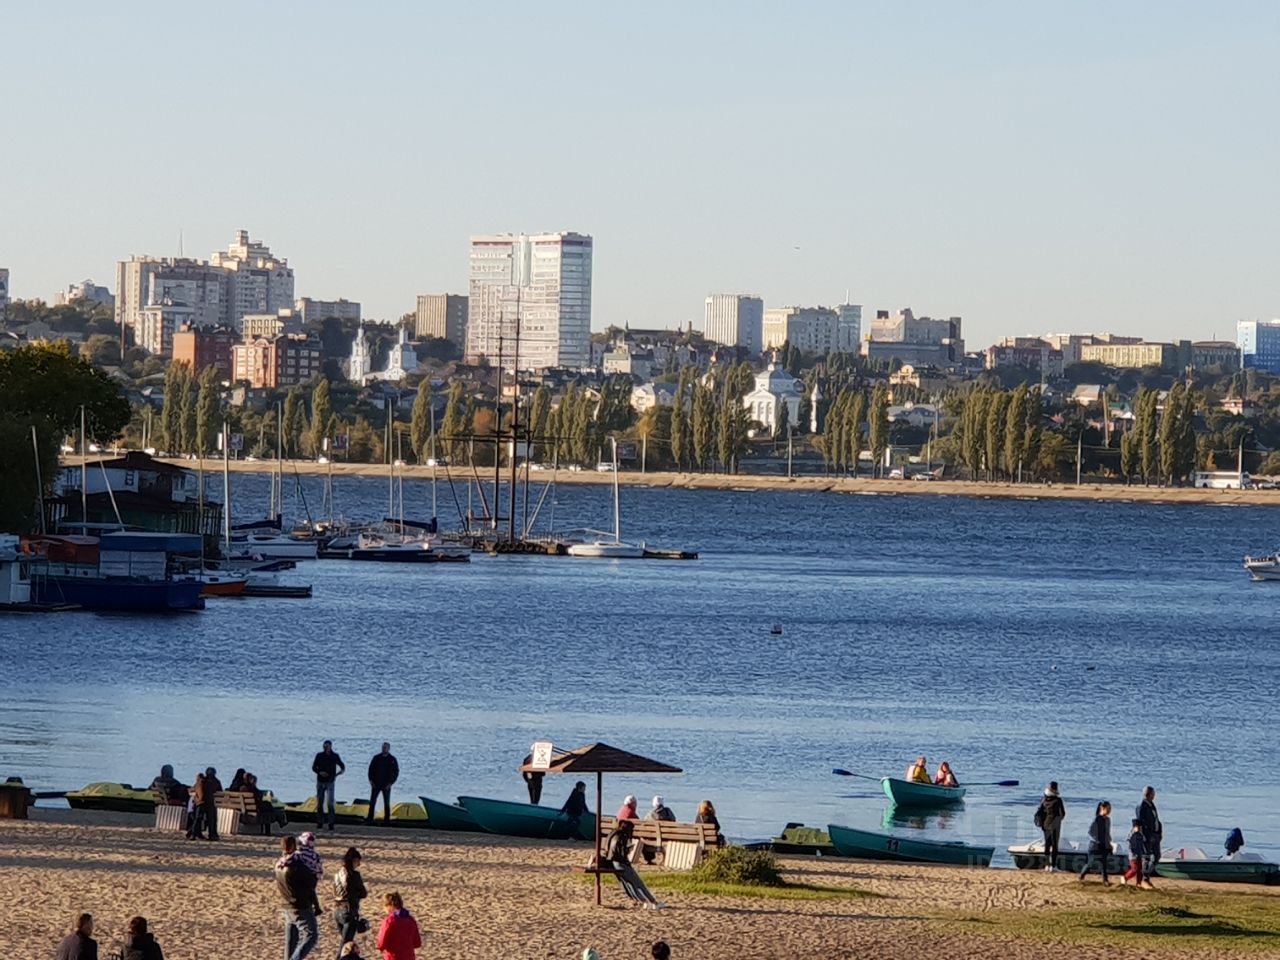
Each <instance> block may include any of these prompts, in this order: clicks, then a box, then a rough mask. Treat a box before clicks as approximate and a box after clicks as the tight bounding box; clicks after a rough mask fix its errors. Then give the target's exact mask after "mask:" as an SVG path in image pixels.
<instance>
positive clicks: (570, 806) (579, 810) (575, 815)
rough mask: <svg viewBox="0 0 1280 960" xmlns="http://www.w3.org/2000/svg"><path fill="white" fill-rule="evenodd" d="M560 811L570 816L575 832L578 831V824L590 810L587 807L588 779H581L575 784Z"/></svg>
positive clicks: (570, 822)
mask: <svg viewBox="0 0 1280 960" xmlns="http://www.w3.org/2000/svg"><path fill="white" fill-rule="evenodd" d="M560 812H561V813H563V814H565V815H566V816H568V818H569V824H570V825H571V826H572V827H573V832H574V833H577V832H578V824H579V823H580V822H581V820H582V818H583V817H584V816H586V814H587V813H589V812H590V811H589V810H588V809H587V784H586V781H584V780H579V781H578V782H577V783H575V784H574V785H573V791H572V792H571V793H570V794H569V799H568V800H566V801H565V802H564V806H563V807H561V808H560Z"/></svg>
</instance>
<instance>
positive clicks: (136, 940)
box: [120, 917, 164, 960]
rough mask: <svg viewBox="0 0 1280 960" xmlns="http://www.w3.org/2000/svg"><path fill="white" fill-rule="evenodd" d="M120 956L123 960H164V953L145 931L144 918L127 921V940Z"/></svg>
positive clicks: (145, 919)
mask: <svg viewBox="0 0 1280 960" xmlns="http://www.w3.org/2000/svg"><path fill="white" fill-rule="evenodd" d="M120 956H121V957H122V958H123V960H164V951H163V950H161V949H160V944H158V943H156V938H155V937H154V936H152V935H151V932H150V931H149V930H147V918H146V917H134V918H133V919H132V920H130V921H129V939H128V940H126V941H125V942H124V946H123V947H122V948H121V949H120Z"/></svg>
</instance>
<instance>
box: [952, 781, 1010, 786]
mask: <svg viewBox="0 0 1280 960" xmlns="http://www.w3.org/2000/svg"><path fill="white" fill-rule="evenodd" d="M962 786H966V787H1016V786H1018V781H1017V780H989V781H987V782H986V783H965V784H962Z"/></svg>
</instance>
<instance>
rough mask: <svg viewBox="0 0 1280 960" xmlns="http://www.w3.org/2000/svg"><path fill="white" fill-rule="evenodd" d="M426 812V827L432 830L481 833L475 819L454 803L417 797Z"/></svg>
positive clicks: (481, 830) (482, 829) (482, 830)
mask: <svg viewBox="0 0 1280 960" xmlns="http://www.w3.org/2000/svg"><path fill="white" fill-rule="evenodd" d="M418 799H419V800H421V801H422V806H423V809H425V810H426V811H427V826H428V827H430V828H431V829H432V830H452V831H454V832H455V833H459V832H471V833H483V832H484V828H483V827H482V826H480V824H478V823H476V818H475V817H473V816H471V814H470V813H468V812H467V811H466V810H465V809H463V808H462V807H460V806H458V805H457V804H456V803H444V802H442V801H440V800H432V799H431V798H430V797H419V798H418Z"/></svg>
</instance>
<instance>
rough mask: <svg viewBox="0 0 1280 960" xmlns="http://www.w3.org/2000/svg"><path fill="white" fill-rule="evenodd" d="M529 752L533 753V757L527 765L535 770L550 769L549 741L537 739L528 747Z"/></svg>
mask: <svg viewBox="0 0 1280 960" xmlns="http://www.w3.org/2000/svg"><path fill="white" fill-rule="evenodd" d="M529 753H530V754H532V755H533V759H532V760H530V761H529V766H531V767H533V769H535V770H550V769H551V741H550V740H538V741H536V742H535V743H534V744H533V746H531V747H530V748H529Z"/></svg>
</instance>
